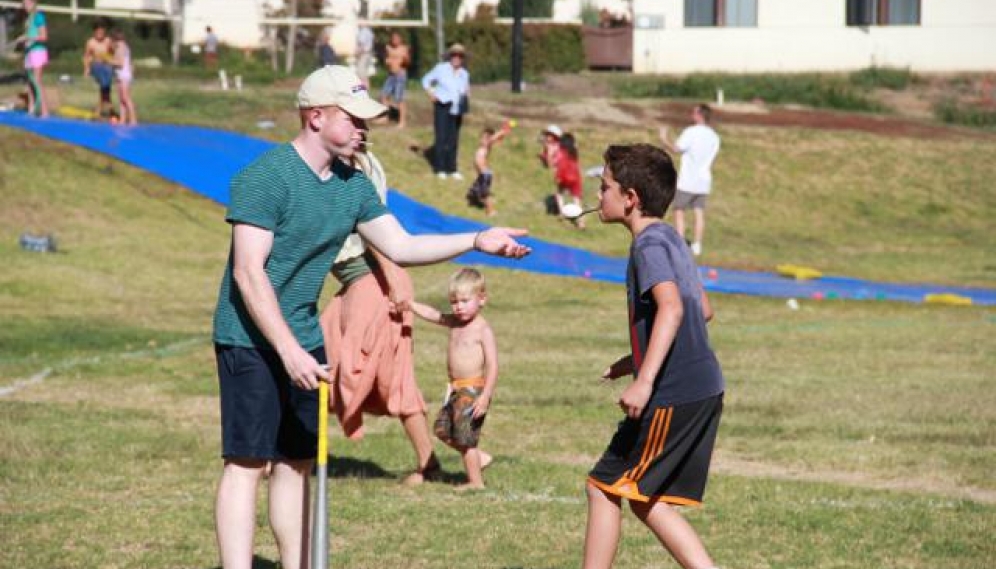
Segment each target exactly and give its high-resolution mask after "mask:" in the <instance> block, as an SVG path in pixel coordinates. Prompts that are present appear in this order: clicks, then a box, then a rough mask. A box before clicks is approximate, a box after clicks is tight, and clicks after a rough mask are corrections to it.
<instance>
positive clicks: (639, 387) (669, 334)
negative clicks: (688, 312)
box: [619, 282, 684, 419]
mask: <svg viewBox="0 0 996 569" xmlns="http://www.w3.org/2000/svg"><path fill="white" fill-rule="evenodd" d="M650 292H651V294H652V295H653V297H654V302H655V303H656V304H657V315H656V316H655V317H654V323H653V328H652V329H651V331H650V341H649V342H648V343H647V353H646V355H645V356H644V358H643V362H642V363H641V364H640V371H639V373H638V375H637V376H636V380H635V381H633V383H631V384H630V385H629V387H627V388H626V390H625V391H623V393H622V395H621V396H620V397H619V406H620V407H622V409H623V411H625V412H626V415H628V416H629V417H630V418H633V419H637V418H639V417H640V414H642V413H643V409H644V408H645V407H646V406H647V402H648V401H650V395H651V393H652V392H653V388H654V378H656V377H657V372H659V371H660V369H661V366H662V365H663V364H664V358H665V357H666V356H667V353H668V350H670V349H671V344H673V343H674V338H675V336H676V335H677V334H678V326H680V325H681V317H682V314H683V313H684V305H683V304H682V302H681V293H679V292H678V285H676V284H675V283H673V282H663V283H658V284H656V285H654V287H653V288H652V289H650Z"/></svg>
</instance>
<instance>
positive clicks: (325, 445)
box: [316, 381, 329, 468]
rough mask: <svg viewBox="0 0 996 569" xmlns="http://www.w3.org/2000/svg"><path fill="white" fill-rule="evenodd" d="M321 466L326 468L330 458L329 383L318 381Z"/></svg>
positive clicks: (319, 464) (318, 459) (319, 461)
mask: <svg viewBox="0 0 996 569" xmlns="http://www.w3.org/2000/svg"><path fill="white" fill-rule="evenodd" d="M316 460H317V464H318V466H319V467H322V468H324V467H325V465H326V464H328V460H329V383H328V382H327V381H319V382H318V457H317V458H316Z"/></svg>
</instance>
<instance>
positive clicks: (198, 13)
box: [95, 0, 403, 53]
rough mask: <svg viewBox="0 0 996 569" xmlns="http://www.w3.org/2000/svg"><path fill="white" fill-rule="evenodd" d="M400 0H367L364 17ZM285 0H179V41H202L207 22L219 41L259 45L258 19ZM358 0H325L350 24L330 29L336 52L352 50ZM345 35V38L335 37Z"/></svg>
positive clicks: (151, 6) (151, 2) (146, 6)
mask: <svg viewBox="0 0 996 569" xmlns="http://www.w3.org/2000/svg"><path fill="white" fill-rule="evenodd" d="M402 2H403V0H367V1H366V4H367V6H368V10H369V12H370V13H369V15H367V17H368V18H371V19H374V18H379V17H381V16H382V15H383V14H385V13H389V12H394V11H396V10H397V9H398V8H399V5H400V4H402ZM95 4H96V6H95V7H96V8H98V9H114V10H145V11H149V12H160V13H163V14H167V15H173V14H179V13H180V10H181V6H180V0H95ZM286 6H287V3H286V2H285V0H183V6H182V11H183V13H182V15H183V28H182V29H183V32H182V39H181V43H183V44H185V45H188V44H196V43H201V42H203V41H204V35H205V32H204V29H205V28H206V27H207V26H211V27H212V29H213V30H214V32H215V33H216V34H217V35H218V38H219V39H220V40H221V42H222V43H224V44H226V45H230V46H233V47H245V48H260V47H266V46H268V45H269V44H268V41H267V35H266V29H265V26H264V25H263V24H262V20H263V19H264V18H265V17H266V16H267V15H268V14H270V13H273V12H275V11H278V10H284V11H285V12H286ZM360 9H361V5H360V0H325V2H324V7H323V9H322V14H323V15H324V16H326V17H330V18H338V19H342V20H344V21H345V25H346V27H351V28H352V31H350V32H349V33H348V34H339V33H334V36H335V39H338V40H340V42H341V43H342V45H341V46H339V47H338V48H337V50H336V51H337V52H339V53H343V52H345V53H349V51H351V50H352V45H351V44H350V38H353V37H355V33H356V32H355V27H356V19H357V11H359V10H360ZM340 35H348V38H345V39H343V38H339V36H340ZM347 45H348V50H349V51H346V50H347Z"/></svg>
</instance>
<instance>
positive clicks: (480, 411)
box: [471, 395, 491, 419]
mask: <svg viewBox="0 0 996 569" xmlns="http://www.w3.org/2000/svg"><path fill="white" fill-rule="evenodd" d="M489 407H491V398H490V397H488V396H487V395H481V396H480V397H478V398H477V401H474V407H473V413H471V417H473V418H474V419H480V418H481V417H483V416H485V415H487V414H488V408H489Z"/></svg>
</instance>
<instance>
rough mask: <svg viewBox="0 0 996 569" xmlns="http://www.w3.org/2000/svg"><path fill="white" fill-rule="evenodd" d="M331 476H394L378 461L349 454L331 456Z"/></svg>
mask: <svg viewBox="0 0 996 569" xmlns="http://www.w3.org/2000/svg"><path fill="white" fill-rule="evenodd" d="M328 471H329V478H394V475H393V474H391V473H390V472H388V471H386V470H384V469H383V468H381V466H380V465H379V464H377V463H376V462H372V461H369V460H360V459H356V458H351V457H348V456H330V457H329V463H328Z"/></svg>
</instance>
